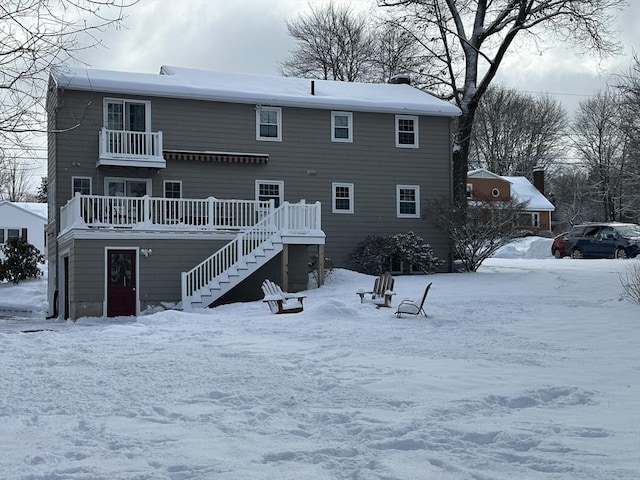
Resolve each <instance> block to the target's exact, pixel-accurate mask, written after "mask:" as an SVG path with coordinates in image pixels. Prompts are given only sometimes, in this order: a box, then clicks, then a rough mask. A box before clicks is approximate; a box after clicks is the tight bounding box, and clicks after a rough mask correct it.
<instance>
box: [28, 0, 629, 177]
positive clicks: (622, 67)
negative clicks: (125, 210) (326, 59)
mask: <svg viewBox="0 0 640 480" xmlns="http://www.w3.org/2000/svg"><path fill="white" fill-rule="evenodd" d="M334 2H335V3H338V4H350V5H351V6H352V7H353V8H354V9H356V10H358V11H363V12H366V11H367V10H370V9H371V10H373V11H374V12H379V11H380V9H379V8H376V7H375V1H374V0H351V1H350V2H349V1H346V0H334ZM328 3H329V0H310V1H308V2H307V1H305V0H140V1H139V3H138V4H137V5H135V6H134V7H131V8H129V9H127V10H126V15H127V18H126V19H125V21H124V22H123V23H122V25H121V26H120V28H117V29H115V28H111V29H109V30H108V31H106V32H104V34H103V35H102V37H101V38H102V40H103V43H104V47H102V48H95V49H91V50H88V51H86V52H85V53H84V54H83V55H82V56H81V59H82V60H83V61H84V62H85V63H86V64H87V65H88V66H89V67H91V68H96V69H104V70H119V71H128V72H140V73H158V72H159V70H160V66H161V65H175V66H182V67H192V68H201V69H207V70H220V71H226V72H237V73H254V74H264V75H275V76H277V75H279V74H280V69H279V64H280V62H282V61H283V60H284V59H285V58H286V57H287V55H288V54H289V52H291V51H292V49H293V48H294V46H295V42H294V41H293V40H292V39H291V37H290V36H289V35H288V33H287V28H286V20H292V19H294V18H296V17H297V16H298V15H300V14H304V13H308V12H309V10H310V5H313V6H314V7H319V6H322V5H326V4H328ZM630 3H631V4H632V6H630V7H628V8H627V9H626V10H625V11H624V12H622V14H620V15H619V21H618V24H619V28H620V39H621V42H622V43H623V45H624V49H625V51H624V55H621V56H618V57H614V58H611V59H609V60H608V61H607V62H606V63H604V64H602V65H600V66H598V65H597V64H596V63H595V62H594V61H593V60H592V59H590V58H589V57H585V56H582V57H581V56H578V55H576V54H575V53H574V51H573V50H571V49H568V48H563V47H555V48H550V49H548V50H545V51H544V52H543V53H542V54H539V53H538V52H536V51H534V50H533V49H531V48H530V49H529V51H528V52H526V53H525V54H522V55H515V54H512V55H510V56H508V57H507V58H506V59H505V61H504V62H503V64H502V66H501V69H500V73H499V75H498V77H497V82H500V83H504V84H505V85H507V86H508V87H513V88H517V89H519V90H521V91H525V92H532V93H549V94H551V95H552V96H553V97H554V98H556V99H558V100H559V101H561V102H562V104H563V106H564V107H565V108H566V109H567V111H568V112H569V113H570V114H572V112H573V111H575V109H576V108H577V106H578V103H579V102H580V101H582V100H585V99H587V98H589V97H590V96H592V95H593V94H594V93H595V92H597V91H598V90H600V89H602V88H604V87H605V86H606V84H607V81H609V80H610V79H611V75H612V74H619V73H623V72H627V71H628V68H629V66H630V59H631V52H632V48H635V51H636V52H640V0H630ZM44 165H45V162H44V160H43V161H42V162H41V165H40V167H41V168H39V169H38V172H37V174H36V176H38V175H44V174H45V171H46V167H45V166H44Z"/></svg>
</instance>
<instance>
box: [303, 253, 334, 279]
mask: <svg viewBox="0 0 640 480" xmlns="http://www.w3.org/2000/svg"><path fill="white" fill-rule="evenodd" d="M309 273H310V274H311V276H312V277H313V279H314V280H316V281H317V280H318V257H317V256H316V255H314V256H313V257H311V258H310V259H309ZM332 273H333V260H331V259H330V258H327V257H325V259H324V276H325V278H326V277H328V276H329V275H331V274H332Z"/></svg>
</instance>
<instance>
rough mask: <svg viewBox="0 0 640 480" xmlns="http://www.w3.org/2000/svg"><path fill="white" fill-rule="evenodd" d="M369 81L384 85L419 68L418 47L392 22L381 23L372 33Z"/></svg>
mask: <svg viewBox="0 0 640 480" xmlns="http://www.w3.org/2000/svg"><path fill="white" fill-rule="evenodd" d="M372 44H373V46H374V51H373V57H372V61H371V75H370V77H371V80H372V81H374V82H379V83H384V82H387V81H389V79H390V78H392V77H393V76H394V75H396V74H399V73H409V72H415V71H417V70H418V69H419V68H420V64H421V63H422V61H423V60H422V58H421V57H420V49H419V45H418V44H417V43H416V41H415V40H414V38H413V36H412V35H411V34H410V33H409V32H408V31H407V30H406V29H404V28H401V27H400V26H399V25H397V24H396V23H394V22H387V21H382V22H381V24H380V25H379V26H378V27H377V28H376V30H375V32H374V38H373V39H372Z"/></svg>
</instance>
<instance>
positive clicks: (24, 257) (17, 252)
mask: <svg viewBox="0 0 640 480" xmlns="http://www.w3.org/2000/svg"><path fill="white" fill-rule="evenodd" d="M0 250H2V252H3V253H4V256H5V258H4V260H3V259H0V281H5V280H6V281H9V282H13V283H20V282H21V281H22V280H27V279H29V278H38V277H40V276H42V270H40V264H41V263H44V256H43V255H42V254H41V253H40V251H39V250H38V249H37V248H36V247H34V246H33V245H31V244H30V243H29V242H27V241H26V240H23V239H22V238H11V239H9V241H8V242H7V243H5V244H4V245H3V246H2V247H0Z"/></svg>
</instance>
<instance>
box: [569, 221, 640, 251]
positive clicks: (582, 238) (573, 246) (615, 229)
mask: <svg viewBox="0 0 640 480" xmlns="http://www.w3.org/2000/svg"><path fill="white" fill-rule="evenodd" d="M566 251H567V252H568V253H569V255H571V258H633V257H635V256H637V255H638V254H640V225H636V224H635V223H590V224H586V225H576V226H575V227H573V228H572V229H571V230H570V231H569V233H568V234H567V243H566Z"/></svg>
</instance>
